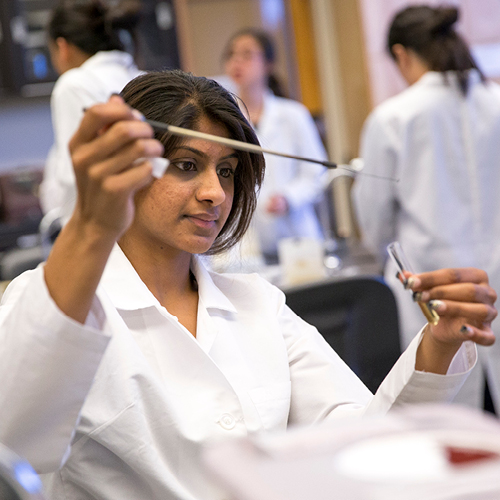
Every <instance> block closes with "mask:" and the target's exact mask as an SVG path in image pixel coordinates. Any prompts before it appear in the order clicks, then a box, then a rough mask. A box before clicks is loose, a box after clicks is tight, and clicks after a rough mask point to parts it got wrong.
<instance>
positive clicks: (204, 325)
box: [0, 246, 476, 500]
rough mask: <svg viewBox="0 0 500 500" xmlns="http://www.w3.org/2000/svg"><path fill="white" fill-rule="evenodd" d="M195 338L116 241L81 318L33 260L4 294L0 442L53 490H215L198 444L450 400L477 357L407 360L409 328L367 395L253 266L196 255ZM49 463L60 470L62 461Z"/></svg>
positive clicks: (116, 494) (147, 493) (51, 493)
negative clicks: (220, 267)
mask: <svg viewBox="0 0 500 500" xmlns="http://www.w3.org/2000/svg"><path fill="white" fill-rule="evenodd" d="M193 272H194V274H195V276H196V279H197V282H198V287H199V305H198V326H197V337H196V338H194V337H193V336H192V335H191V334H190V333H189V332H188V331H187V330H186V329H185V328H184V327H183V326H182V325H181V324H180V323H179V322H178V321H177V318H175V317H174V316H172V315H171V314H169V313H168V311H167V310H166V309H165V308H163V307H162V306H160V304H159V303H158V301H157V300H156V299H155V298H154V296H153V295H152V294H151V293H150V292H149V290H148V289H147V287H146V286H145V284H144V283H143V282H142V281H141V280H140V278H139V277H138V275H137V274H136V272H135V270H134V269H133V267H132V265H131V264H130V262H129V261H128V260H127V259H126V257H125V256H124V254H123V253H122V252H121V250H120V249H119V247H117V246H116V247H115V249H114V250H113V252H112V254H111V257H110V260H109V261H108V265H107V267H106V270H105V273H104V276H103V278H102V280H101V283H100V285H99V289H98V292H97V297H96V299H95V302H94V304H93V307H92V312H91V313H90V315H89V318H88V320H87V324H86V325H80V324H79V323H76V322H74V321H72V320H70V319H69V318H67V317H66V316H64V315H63V314H62V313H61V312H60V311H59V310H58V308H57V307H56V306H55V304H54V303H53V301H52V300H51V298H50V296H49V294H48V291H47V289H46V287H45V282H44V278H43V267H39V268H38V269H36V270H34V271H28V272H27V273H25V274H23V275H21V276H20V277H19V278H17V279H16V280H15V281H14V282H13V283H12V284H11V285H10V286H9V288H8V289H7V291H6V294H5V295H4V297H3V303H2V306H1V307H0V345H1V346H2V350H1V351H0V353H1V355H0V380H2V390H1V391H0V442H3V443H5V444H6V445H8V446H9V447H11V448H13V449H14V450H15V451H17V452H18V453H20V454H21V455H24V456H25V457H26V458H27V459H28V460H29V461H31V463H32V464H33V465H34V466H35V468H36V469H37V470H38V471H40V472H43V473H46V474H45V475H44V482H45V485H46V487H47V496H48V498H51V499H52V498H53V499H56V498H57V499H67V500H69V499H71V500H76V499H78V500H82V499H87V498H88V499H91V498H92V499H93V498H99V499H101V500H105V499H108V500H116V499H120V500H128V499H130V500H132V499H133V500H137V499H139V498H147V499H161V500H167V499H172V500H173V499H176V500H180V499H182V500H195V499H196V500H205V499H207V500H212V499H213V500H215V499H219V500H221V499H222V498H225V497H224V495H223V494H222V493H221V492H220V491H219V490H218V489H217V487H216V486H214V485H213V484H212V483H211V482H210V481H209V480H208V479H207V478H206V477H205V474H204V471H203V467H202V466H201V464H200V450H201V449H202V447H203V445H205V444H206V443H209V442H213V441H215V440H221V439H227V438H230V437H238V436H245V435H247V434H248V433H254V432H262V431H283V430H285V429H286V428H287V426H288V425H294V424H305V425H307V424H313V423H317V422H320V421H322V420H325V419H333V418H340V417H342V416H344V417H346V416H356V415H361V414H363V413H376V412H382V413H383V412H386V411H387V410H389V409H390V408H393V407H397V406H399V405H401V404H407V403H410V402H422V401H443V400H447V399H449V398H451V397H452V396H453V394H454V393H455V392H456V390H458V387H459V386H460V385H461V383H462V382H463V380H464V378H465V377H466V375H467V374H466V373H465V372H466V371H467V370H469V369H470V367H471V366H472V365H473V364H474V362H475V357H476V354H475V347H474V345H473V344H472V343H470V342H468V343H466V344H464V346H463V347H462V348H461V350H460V351H459V352H458V353H457V355H456V356H455V358H454V361H453V363H452V367H451V368H450V371H449V373H450V374H449V375H447V376H442V375H434V374H429V373H422V372H415V370H414V364H415V353H416V348H417V345H418V341H419V338H418V337H417V338H416V340H415V342H414V343H413V344H412V346H411V347H410V349H409V350H408V351H407V352H406V353H405V354H404V355H403V356H402V358H401V359H400V360H399V362H398V363H397V365H396V366H395V368H394V369H393V371H392V372H391V373H390V374H389V376H388V378H387V379H386V381H385V382H384V383H383V384H382V386H381V388H380V390H379V391H378V392H377V394H376V396H375V397H372V395H371V394H370V392H369V391H368V389H366V387H365V386H364V385H363V384H362V383H361V382H360V380H359V379H358V378H357V377H356V376H355V375H354V373H352V372H351V371H350V369H349V368H348V367H347V366H346V365H345V364H344V363H343V362H342V361H341V360H340V358H339V357H338V356H337V355H336V354H335V353H334V352H333V350H332V349H331V348H330V347H329V346H328V345H327V343H326V342H325V341H324V340H323V338H322V337H321V335H319V334H318V332H317V330H316V329H315V328H313V327H312V326H310V325H308V324H306V323H305V322H304V321H302V320H301V319H299V318H298V317H297V316H296V315H295V314H293V313H292V312H291V311H290V309H288V308H287V307H286V306H285V301H284V295H283V293H282V292H281V291H280V290H278V289H277V288H275V287H273V286H272V285H270V284H269V283H268V282H266V281H265V280H263V279H262V278H260V277H259V276H258V275H243V274H238V275H219V274H216V273H209V272H208V271H206V270H205V268H204V267H203V265H202V264H201V262H200V260H199V259H197V258H195V259H194V260H193ZM58 469H59V470H58Z"/></svg>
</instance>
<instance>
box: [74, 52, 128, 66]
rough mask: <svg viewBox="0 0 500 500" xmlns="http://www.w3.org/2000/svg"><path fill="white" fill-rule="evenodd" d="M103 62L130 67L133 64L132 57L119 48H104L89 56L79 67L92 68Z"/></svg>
mask: <svg viewBox="0 0 500 500" xmlns="http://www.w3.org/2000/svg"><path fill="white" fill-rule="evenodd" d="M103 64H119V65H120V66H124V67H128V68H131V67H133V66H135V63H134V58H133V57H132V56H131V55H130V54H129V53H128V52H123V51H121V50H105V51H100V52H97V53H96V54H94V55H93V56H92V57H89V58H88V59H87V60H86V61H85V62H84V63H83V64H82V65H81V67H85V68H92V67H96V66H101V65H103Z"/></svg>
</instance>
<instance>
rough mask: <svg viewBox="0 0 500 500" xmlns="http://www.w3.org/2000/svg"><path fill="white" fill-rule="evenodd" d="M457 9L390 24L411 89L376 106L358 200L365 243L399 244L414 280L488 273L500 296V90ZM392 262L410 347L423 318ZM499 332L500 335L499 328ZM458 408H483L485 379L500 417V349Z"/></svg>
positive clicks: (406, 16) (490, 354)
mask: <svg viewBox="0 0 500 500" xmlns="http://www.w3.org/2000/svg"><path fill="white" fill-rule="evenodd" d="M457 19H458V11H457V9H455V8H454V7H449V8H432V7H424V6H420V7H409V8H406V9H404V10H403V11H401V12H400V13H399V14H397V15H396V16H395V18H394V20H393V22H392V25H391V28H390V31H389V37H388V49H389V51H390V53H391V55H392V56H393V58H394V60H395V61H396V64H397V65H398V68H399V70H400V72H401V74H402V75H403V77H404V78H405V79H406V81H407V82H408V83H409V85H410V87H409V88H407V89H406V90H405V91H403V92H401V93H400V94H399V95H397V96H395V97H392V98H391V99H389V100H387V101H386V102H384V103H382V104H381V105H380V106H378V107H377V108H376V109H375V110H374V111H373V113H372V114H371V115H370V116H369V118H368V119H367V121H366V123H365V126H364V130H363V135H362V143H361V156H362V157H363V158H364V161H365V171H366V172H368V173H373V174H380V175H388V176H390V177H394V178H397V179H399V182H397V183H393V182H387V181H382V180H375V179H372V178H370V177H367V176H365V177H359V178H358V179H357V180H356V185H355V190H354V197H355V202H356V206H357V214H358V218H359V222H360V225H361V228H362V231H363V236H364V239H365V241H366V243H367V244H369V245H370V246H371V247H372V248H373V249H374V250H375V251H376V252H377V254H378V255H379V256H380V258H381V259H384V258H386V252H385V246H386V245H387V244H388V243H389V242H391V241H393V240H399V241H400V243H401V244H402V246H403V249H404V251H405V252H406V253H407V255H408V257H409V260H410V261H411V263H412V265H413V267H414V270H415V271H420V272H422V271H431V270H433V269H438V268H440V267H443V266H453V267H455V266H474V267H480V268H483V269H486V270H487V271H488V273H489V275H490V280H491V283H492V286H493V287H494V288H495V289H496V290H499V289H500V197H499V196H498V191H499V189H500V140H499V138H500V87H499V86H498V85H496V84H494V83H492V82H488V81H486V80H485V78H484V77H483V75H482V74H481V72H480V70H479V69H478V68H477V67H476V64H475V63H474V60H473V58H472V56H471V54H470V52H469V49H468V48H467V46H466V44H465V43H464V41H463V40H462V39H461V37H460V36H459V35H458V34H457V33H456V31H455V29H454V24H455V22H456V21H457ZM395 272H396V271H395V268H394V267H393V266H392V263H391V262H387V266H386V272H385V276H386V280H387V282H388V283H389V284H391V285H392V288H393V291H394V293H395V294H396V298H397V301H398V305H399V310H400V319H401V333H402V339H401V340H402V345H403V347H406V346H407V345H408V344H409V342H410V341H411V338H412V336H413V335H412V333H411V332H412V331H413V330H414V329H415V328H418V326H419V325H421V324H422V321H423V316H422V315H421V314H420V312H419V310H418V308H416V307H415V304H414V303H412V296H411V294H408V292H406V291H405V290H403V289H401V286H400V283H399V281H398V280H397V278H396V277H395ZM497 328H498V327H497ZM480 357H481V358H482V360H483V363H481V364H480V366H478V367H477V368H476V369H475V370H474V373H473V375H472V376H471V377H469V379H468V381H467V383H466V385H465V387H464V388H463V390H462V391H461V394H459V396H458V397H457V401H458V402H461V403H466V404H470V405H473V406H481V405H482V396H483V384H484V382H483V379H484V377H483V374H482V371H483V370H484V371H485V372H486V373H487V375H488V381H489V388H490V390H491V392H492V395H493V399H494V402H495V405H496V407H497V409H500V350H499V347H497V346H495V347H494V348H492V349H490V350H488V351H487V352H486V351H485V352H480Z"/></svg>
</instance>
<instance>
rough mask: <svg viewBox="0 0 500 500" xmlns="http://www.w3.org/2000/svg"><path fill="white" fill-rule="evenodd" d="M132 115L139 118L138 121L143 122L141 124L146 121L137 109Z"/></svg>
mask: <svg viewBox="0 0 500 500" xmlns="http://www.w3.org/2000/svg"><path fill="white" fill-rule="evenodd" d="M132 114H133V115H134V116H135V118H137V119H138V120H141V122H142V121H144V115H143V114H142V113H141V112H140V111H138V110H137V109H133V110H132Z"/></svg>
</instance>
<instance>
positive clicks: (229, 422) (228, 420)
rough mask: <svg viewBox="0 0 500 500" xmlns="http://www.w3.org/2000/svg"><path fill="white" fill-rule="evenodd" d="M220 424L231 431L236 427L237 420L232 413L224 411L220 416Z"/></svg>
mask: <svg viewBox="0 0 500 500" xmlns="http://www.w3.org/2000/svg"><path fill="white" fill-rule="evenodd" d="M219 424H220V426H221V427H222V428H223V429H226V431H230V430H231V429H234V426H235V425H236V420H235V418H234V417H233V416H232V415H231V414H230V413H223V414H222V415H221V416H220V418H219Z"/></svg>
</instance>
